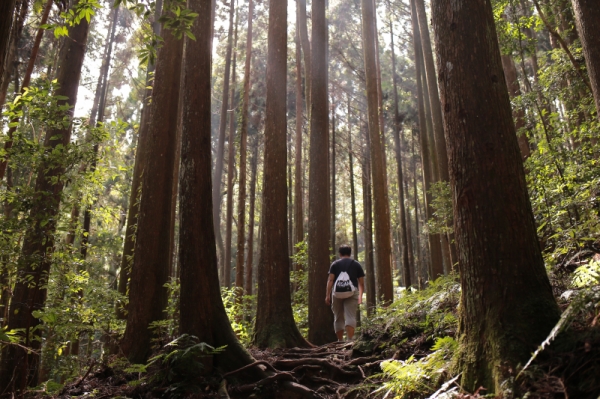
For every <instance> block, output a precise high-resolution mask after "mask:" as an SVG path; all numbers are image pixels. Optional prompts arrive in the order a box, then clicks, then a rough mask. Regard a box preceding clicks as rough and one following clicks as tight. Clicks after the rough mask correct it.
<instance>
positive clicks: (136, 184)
mask: <svg viewBox="0 0 600 399" xmlns="http://www.w3.org/2000/svg"><path fill="white" fill-rule="evenodd" d="M161 13H162V0H158V1H157V2H156V7H155V14H154V21H153V22H152V30H153V32H154V34H155V35H158V34H160V31H161V23H160V22H159V19H160V15H161ZM154 70H155V65H154V64H151V63H149V64H148V71H147V73H146V92H145V93H144V108H143V109H142V115H141V118H140V119H141V121H140V128H139V130H138V134H137V136H138V137H137V149H136V151H135V161H134V166H133V178H132V180H131V192H130V193H129V206H128V209H127V224H126V226H125V238H124V239H123V241H124V242H123V255H122V256H121V271H120V272H119V284H118V288H117V290H118V291H119V294H121V295H122V296H126V295H127V290H128V287H129V278H130V276H131V266H132V265H133V258H134V249H135V237H136V231H137V223H138V213H139V199H140V186H141V183H142V175H143V172H144V170H145V169H146V167H147V163H148V162H149V159H148V157H147V156H146V154H147V152H148V147H149V146H150V144H151V143H150V141H149V140H148V131H149V123H148V121H149V119H148V118H149V115H150V109H151V106H152V102H151V101H149V100H150V98H151V95H152V91H153V87H152V86H154V85H153V83H154V79H151V77H152V74H153V73H154ZM180 81H181V79H180ZM116 313H117V318H119V319H121V320H123V319H126V318H127V314H126V309H125V305H124V304H121V303H117V306H116Z"/></svg>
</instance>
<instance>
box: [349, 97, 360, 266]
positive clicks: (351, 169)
mask: <svg viewBox="0 0 600 399" xmlns="http://www.w3.org/2000/svg"><path fill="white" fill-rule="evenodd" d="M350 111H351V110H350V96H348V122H347V123H348V171H349V172H350V202H351V203H350V205H351V209H352V251H353V253H354V259H355V260H356V261H357V262H358V261H359V259H358V232H357V229H356V192H355V189H354V154H353V152H352V151H353V150H352V127H351V126H352V125H351V124H350Z"/></svg>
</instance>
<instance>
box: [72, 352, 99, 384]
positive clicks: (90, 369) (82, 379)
mask: <svg viewBox="0 0 600 399" xmlns="http://www.w3.org/2000/svg"><path fill="white" fill-rule="evenodd" d="M95 365H96V359H94V360H92V364H90V367H89V368H88V370H87V372H86V373H85V374H84V375H83V377H81V379H80V380H79V382H78V383H77V384H75V385H74V386H73V388H79V386H80V385H81V383H82V382H83V381H84V380H85V379H86V378H87V377H88V375H90V373H91V372H92V368H94V366H95Z"/></svg>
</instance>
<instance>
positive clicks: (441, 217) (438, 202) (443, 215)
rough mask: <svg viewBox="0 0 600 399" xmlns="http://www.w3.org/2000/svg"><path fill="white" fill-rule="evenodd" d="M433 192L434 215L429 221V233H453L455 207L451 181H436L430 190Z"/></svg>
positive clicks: (432, 205) (432, 206)
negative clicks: (453, 206) (453, 205)
mask: <svg viewBox="0 0 600 399" xmlns="http://www.w3.org/2000/svg"><path fill="white" fill-rule="evenodd" d="M429 192H430V194H431V208H433V213H432V217H431V218H430V219H429V220H428V221H427V232H428V233H429V234H452V233H453V232H454V228H453V227H452V226H453V208H452V192H451V190H450V183H449V182H447V181H439V182H435V183H433V184H432V185H431V188H430V190H429Z"/></svg>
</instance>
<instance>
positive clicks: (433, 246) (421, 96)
mask: <svg viewBox="0 0 600 399" xmlns="http://www.w3.org/2000/svg"><path fill="white" fill-rule="evenodd" d="M411 20H412V29H413V46H414V52H415V68H416V72H417V102H418V109H419V138H420V141H421V163H422V165H423V184H424V190H423V197H424V198H425V209H426V212H427V214H426V215H425V217H426V219H429V218H431V215H432V213H433V211H432V208H431V195H430V193H429V190H430V188H431V181H432V179H433V171H432V170H431V169H432V164H434V163H433V162H431V160H430V154H431V151H430V147H429V146H430V142H429V139H428V136H429V135H428V129H427V117H426V115H425V101H426V100H425V93H424V91H423V83H424V82H423V50H422V46H421V34H420V33H419V22H418V19H417V11H416V6H415V0H411ZM427 238H428V242H429V253H430V255H431V259H430V262H429V265H428V268H427V269H428V271H429V278H430V279H436V278H437V277H438V276H439V275H441V274H443V273H444V262H443V258H442V247H441V244H440V239H439V236H438V235H435V234H428V235H427Z"/></svg>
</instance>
